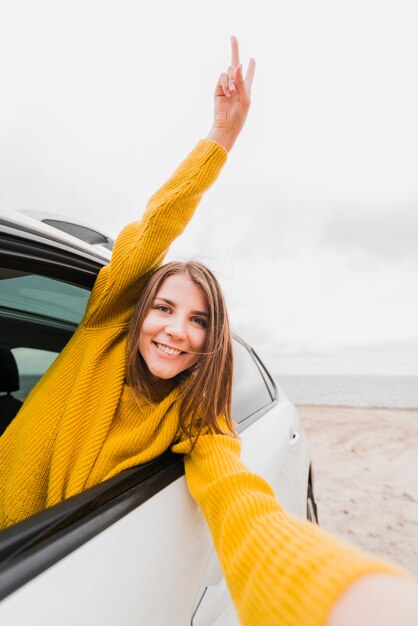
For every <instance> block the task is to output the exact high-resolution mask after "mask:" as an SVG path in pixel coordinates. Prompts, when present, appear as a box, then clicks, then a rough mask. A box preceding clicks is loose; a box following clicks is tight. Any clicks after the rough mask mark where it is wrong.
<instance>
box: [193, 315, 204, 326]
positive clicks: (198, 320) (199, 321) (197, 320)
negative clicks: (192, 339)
mask: <svg viewBox="0 0 418 626" xmlns="http://www.w3.org/2000/svg"><path fill="white" fill-rule="evenodd" d="M192 322H194V323H195V324H197V325H198V326H201V327H202V328H206V326H207V324H206V320H204V319H203V318H202V317H193V318H192Z"/></svg>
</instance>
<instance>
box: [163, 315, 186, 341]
mask: <svg viewBox="0 0 418 626" xmlns="http://www.w3.org/2000/svg"><path fill="white" fill-rule="evenodd" d="M165 332H166V333H167V335H170V337H174V338H175V339H184V338H185V337H186V326H185V323H184V321H183V320H180V319H177V320H171V321H170V324H167V326H166V327H165Z"/></svg>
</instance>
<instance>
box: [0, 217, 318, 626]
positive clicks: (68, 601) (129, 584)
mask: <svg viewBox="0 0 418 626" xmlns="http://www.w3.org/2000/svg"><path fill="white" fill-rule="evenodd" d="M48 219H49V222H48V223H45V222H44V221H43V220H42V221H41V220H40V216H39V215H35V216H33V217H28V216H27V215H23V214H21V213H18V212H15V211H11V210H0V320H1V325H0V367H1V371H0V394H3V395H0V427H1V431H0V432H2V431H3V430H4V428H5V427H6V426H7V424H8V423H9V422H10V421H11V420H12V419H13V416H14V414H15V413H16V411H17V409H18V408H19V406H20V404H21V402H23V401H24V400H25V397H26V396H27V394H28V392H29V391H30V389H31V388H32V387H33V385H34V384H35V383H36V382H37V380H38V379H39V378H40V377H41V376H42V374H43V373H44V372H45V370H46V369H47V367H48V366H49V365H50V363H52V361H53V360H54V359H55V357H56V356H57V354H58V353H59V352H60V351H61V350H62V348H63V346H64V345H65V344H66V343H67V341H68V339H69V338H70V337H71V335H72V333H73V332H74V330H75V329H76V327H77V324H78V323H79V321H80V320H81V318H82V316H83V313H84V309H85V306H86V303H87V300H88V297H89V293H90V290H91V288H92V286H93V283H94V281H95V278H96V275H97V273H98V271H99V270H100V268H101V267H102V266H103V265H105V264H106V263H108V261H109V259H110V254H111V253H110V250H109V249H108V248H111V242H109V241H108V240H107V238H106V236H105V235H104V234H103V233H100V232H97V231H95V230H94V229H93V228H90V227H88V226H86V225H80V224H75V225H74V224H71V220H69V221H66V220H65V219H61V218H56V216H55V217H54V218H48V217H46V218H45V220H48ZM54 221H55V223H54ZM63 224H64V226H63ZM65 224H67V226H66V225H65ZM59 228H60V229H61V230H58V229H59ZM83 229H84V230H83ZM64 231H65V232H64ZM69 233H73V234H69ZM83 239H84V241H83ZM234 352H235V375H234V389H233V414H234V419H235V421H236V422H237V423H238V430H239V432H240V436H241V439H242V449H243V460H244V462H245V463H246V464H247V466H248V467H249V468H250V470H252V471H254V472H256V473H258V474H261V475H262V476H264V477H265V478H266V479H267V480H268V481H269V482H270V484H271V485H272V486H273V488H274V490H275V492H276V494H277V497H278V499H279V500H280V502H281V503H282V504H283V505H284V506H285V508H286V509H287V510H288V511H290V512H291V513H293V514H295V515H297V516H299V517H301V518H306V516H307V515H308V517H310V518H311V519H316V506H315V501H314V498H313V490H312V475H311V470H310V458H309V451H308V445H307V441H306V436H305V433H304V431H303V428H302V425H301V422H300V419H299V416H298V413H297V411H296V409H295V407H294V406H293V405H292V404H291V402H290V401H289V400H288V399H287V398H286V396H285V395H284V393H283V392H282V391H281V389H280V388H279V387H278V385H277V383H276V382H275V381H274V379H273V378H272V376H271V374H269V372H268V371H267V369H266V368H265V367H264V365H263V364H262V362H261V361H260V359H259V358H258V357H257V355H256V354H255V352H254V351H253V350H252V348H250V347H249V346H248V345H247V344H246V343H244V342H243V341H242V340H241V339H239V338H238V337H235V338H234ZM15 363H17V370H16V365H15ZM19 380H20V384H19V382H18V381H19ZM0 599H1V602H0V622H1V623H2V624H5V625H6V624H7V626H24V625H25V624H30V625H31V626H52V625H54V626H57V625H59V626H67V625H68V626H74V624H79V625H81V626H84V625H95V624H97V625H98V626H99V625H100V626H107V625H108V626H114V625H115V624H120V625H121V626H130V625H132V626H133V625H135V626H138V625H141V626H142V625H143V626H165V625H170V626H177V625H178V626H183V625H193V626H214V625H216V626H221V625H222V626H223V625H225V626H226V625H229V626H231V625H233V624H238V623H239V622H238V619H237V617H236V613H235V610H234V608H233V605H232V602H231V598H230V595H229V592H228V589H227V586H226V584H225V581H224V578H223V576H222V573H221V570H220V567H219V563H218V559H217V557H216V555H215V553H214V548H213V544H212V540H211V537H210V534H209V531H208V528H207V526H206V523H205V521H204V518H203V515H202V513H201V512H200V509H199V508H198V506H197V504H196V503H195V502H194V500H193V499H192V498H191V496H190V495H189V493H188V490H187V486H186V482H185V478H184V469H183V461H182V458H181V457H179V456H178V455H174V454H172V453H170V452H167V453H166V454H164V455H163V456H162V457H160V458H158V459H156V460H154V461H152V462H150V463H147V464H145V465H141V466H138V467H134V468H131V469H129V470H126V471H124V472H122V473H121V474H119V475H118V476H116V477H114V478H111V479H110V480H108V481H105V482H104V483H101V484H99V485H97V486H96V487H93V488H91V489H89V490H87V491H85V492H83V493H81V494H79V495H77V496H75V497H73V498H70V499H68V500H66V501H64V502H62V503H60V504H58V505H56V506H54V507H52V508H50V509H47V510H45V511H42V512H41V513H39V514H38V515H35V516H34V517H32V518H30V519H27V520H25V521H23V522H21V523H19V524H16V525H15V526H13V527H11V528H8V529H6V530H3V531H2V532H0Z"/></svg>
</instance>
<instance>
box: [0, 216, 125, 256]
mask: <svg viewBox="0 0 418 626" xmlns="http://www.w3.org/2000/svg"><path fill="white" fill-rule="evenodd" d="M41 216H42V220H41V219H39V218H40V217H41ZM44 219H46V220H47V222H46V223H45V221H44ZM60 220H61V221H62V223H64V224H66V225H68V228H67V230H62V229H61V228H58V227H57V222H59V221H60ZM70 220H71V221H70ZM48 222H49V223H48ZM54 222H55V224H56V225H55V226H53V225H52V224H54ZM1 225H3V226H8V227H11V228H13V229H16V230H18V231H20V232H24V233H25V234H26V235H33V236H35V237H42V238H43V239H47V240H49V241H52V242H54V243H57V244H61V245H65V246H68V247H70V248H72V249H73V250H74V251H79V252H84V253H87V254H89V255H93V256H95V257H98V258H100V259H101V260H103V261H105V262H109V260H110V257H111V250H110V249H108V248H105V247H104V246H103V245H96V244H95V243H89V242H88V241H85V240H84V241H83V239H81V238H80V237H79V236H75V234H71V226H73V227H74V228H73V229H72V231H73V233H83V229H87V230H88V231H90V232H91V233H97V235H98V236H102V237H106V236H105V235H104V234H103V233H100V231H97V230H96V229H94V227H90V226H87V225H86V224H84V223H82V222H75V221H72V218H66V217H64V216H59V215H57V214H51V213H49V214H48V213H43V214H41V213H40V212H31V214H30V215H28V214H26V213H23V212H21V211H15V210H13V209H9V208H6V207H0V226H1ZM87 230H84V232H87ZM69 231H70V232H69ZM108 239H109V240H110V242H111V243H110V245H111V244H112V243H113V242H112V240H111V239H110V238H108ZM97 240H98V238H97Z"/></svg>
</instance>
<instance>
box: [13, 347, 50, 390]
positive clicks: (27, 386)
mask: <svg viewBox="0 0 418 626" xmlns="http://www.w3.org/2000/svg"><path fill="white" fill-rule="evenodd" d="M11 352H12V354H13V356H14V358H15V361H16V365H17V371H18V372H19V379H20V388H19V390H18V391H16V392H15V393H14V394H13V395H14V397H15V398H17V399H18V400H21V402H24V401H25V400H26V398H27V397H28V395H29V392H30V390H31V389H32V387H34V386H35V385H36V383H37V382H38V380H40V378H41V377H42V376H43V375H44V374H45V372H46V370H47V369H48V367H49V366H50V365H52V363H53V362H54V361H55V359H56V358H57V356H58V354H59V352H53V351H51V350H39V349H37V348H23V347H21V348H12V350H11Z"/></svg>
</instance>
